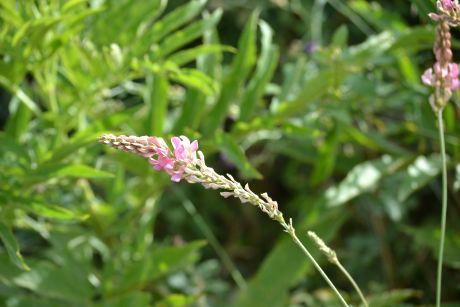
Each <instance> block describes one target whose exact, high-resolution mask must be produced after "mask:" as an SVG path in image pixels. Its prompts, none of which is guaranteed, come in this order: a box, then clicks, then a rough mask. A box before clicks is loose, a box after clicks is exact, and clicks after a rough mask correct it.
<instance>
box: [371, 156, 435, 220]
mask: <svg viewBox="0 0 460 307" xmlns="http://www.w3.org/2000/svg"><path fill="white" fill-rule="evenodd" d="M441 167H442V164H441V158H440V156H439V155H432V156H430V157H425V156H418V157H416V158H414V159H413V160H412V161H410V164H408V165H407V167H405V168H404V169H402V170H399V171H398V172H396V173H394V174H392V175H391V176H388V177H387V178H385V180H384V182H383V186H382V188H381V190H380V193H379V197H380V199H381V200H382V202H383V205H384V207H385V208H386V210H387V212H388V215H389V216H390V218H391V219H392V220H394V221H400V220H401V218H402V216H403V213H404V212H405V211H406V210H407V206H405V204H404V203H405V201H406V200H407V198H409V196H410V195H412V194H413V193H414V192H415V191H417V190H419V189H420V188H422V187H424V186H426V185H427V184H428V183H429V182H430V181H431V180H432V179H433V178H434V177H436V176H437V175H438V174H439V173H440V171H441Z"/></svg>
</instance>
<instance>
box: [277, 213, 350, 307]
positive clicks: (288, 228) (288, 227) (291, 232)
mask: <svg viewBox="0 0 460 307" xmlns="http://www.w3.org/2000/svg"><path fill="white" fill-rule="evenodd" d="M282 226H283V227H284V228H285V229H286V231H287V233H288V234H289V235H290V236H291V238H292V240H293V241H294V243H295V244H296V245H297V246H299V247H300V249H301V250H302V252H303V253H304V254H305V255H306V256H307V257H308V259H309V260H310V261H311V262H312V263H313V265H314V266H315V268H316V269H317V270H318V272H319V273H320V274H321V276H322V277H323V278H324V280H325V281H326V282H327V284H328V285H329V287H331V289H332V290H333V291H334V292H335V294H336V295H337V297H338V298H339V300H340V302H341V303H342V305H343V306H346V307H348V306H349V305H348V303H347V302H346V301H345V299H344V298H343V296H342V294H340V292H339V290H338V289H337V288H336V287H335V285H334V283H333V282H332V281H331V280H330V279H329V277H328V276H327V274H326V272H324V271H323V269H322V268H321V266H320V265H319V264H318V262H316V260H315V258H313V256H312V255H311V254H310V252H309V251H308V249H307V248H306V247H305V245H303V243H302V241H300V240H299V238H298V237H297V235H296V234H295V229H294V227H292V225H288V224H286V223H285V222H284V223H282Z"/></svg>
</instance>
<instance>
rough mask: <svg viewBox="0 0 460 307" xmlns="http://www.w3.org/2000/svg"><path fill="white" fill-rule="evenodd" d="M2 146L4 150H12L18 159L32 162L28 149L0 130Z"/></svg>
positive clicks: (0, 145)
mask: <svg viewBox="0 0 460 307" xmlns="http://www.w3.org/2000/svg"><path fill="white" fill-rule="evenodd" d="M0 148H1V149H2V152H11V153H12V154H14V155H15V156H16V157H17V158H18V160H19V159H22V160H23V161H25V162H27V163H30V157H29V154H28V153H27V150H26V149H25V148H24V147H23V146H21V145H20V144H19V143H18V142H16V141H15V140H14V139H13V138H11V137H9V136H8V135H6V134H5V133H3V132H0Z"/></svg>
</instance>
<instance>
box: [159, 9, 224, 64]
mask: <svg viewBox="0 0 460 307" xmlns="http://www.w3.org/2000/svg"><path fill="white" fill-rule="evenodd" d="M221 16H222V10H216V11H214V12H213V13H212V14H211V15H210V16H208V17H206V18H204V19H202V20H200V21H197V22H195V23H192V24H191V25H189V26H187V27H185V28H184V29H181V30H179V31H177V32H174V33H173V34H171V35H169V36H168V37H167V38H166V39H165V40H164V41H163V42H162V43H161V48H160V50H159V52H158V56H159V57H165V56H167V55H168V54H170V53H172V52H174V51H175V50H177V49H179V48H181V47H182V46H185V45H186V44H188V43H190V42H192V41H194V40H195V39H197V38H198V37H200V36H201V35H203V33H204V32H206V31H207V30H209V29H211V28H213V27H214V26H215V25H216V24H217V23H218V22H219V20H220V17H221Z"/></svg>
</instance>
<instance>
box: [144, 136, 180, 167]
mask: <svg viewBox="0 0 460 307" xmlns="http://www.w3.org/2000/svg"><path fill="white" fill-rule="evenodd" d="M149 145H151V146H152V147H153V150H154V154H153V155H151V156H150V157H149V163H150V164H152V165H153V167H154V169H155V170H157V171H161V170H165V171H168V170H171V169H173V168H174V159H173V158H172V157H171V151H170V150H169V147H168V145H167V144H166V142H165V141H164V140H163V139H162V138H157V137H149ZM155 158H156V159H155Z"/></svg>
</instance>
